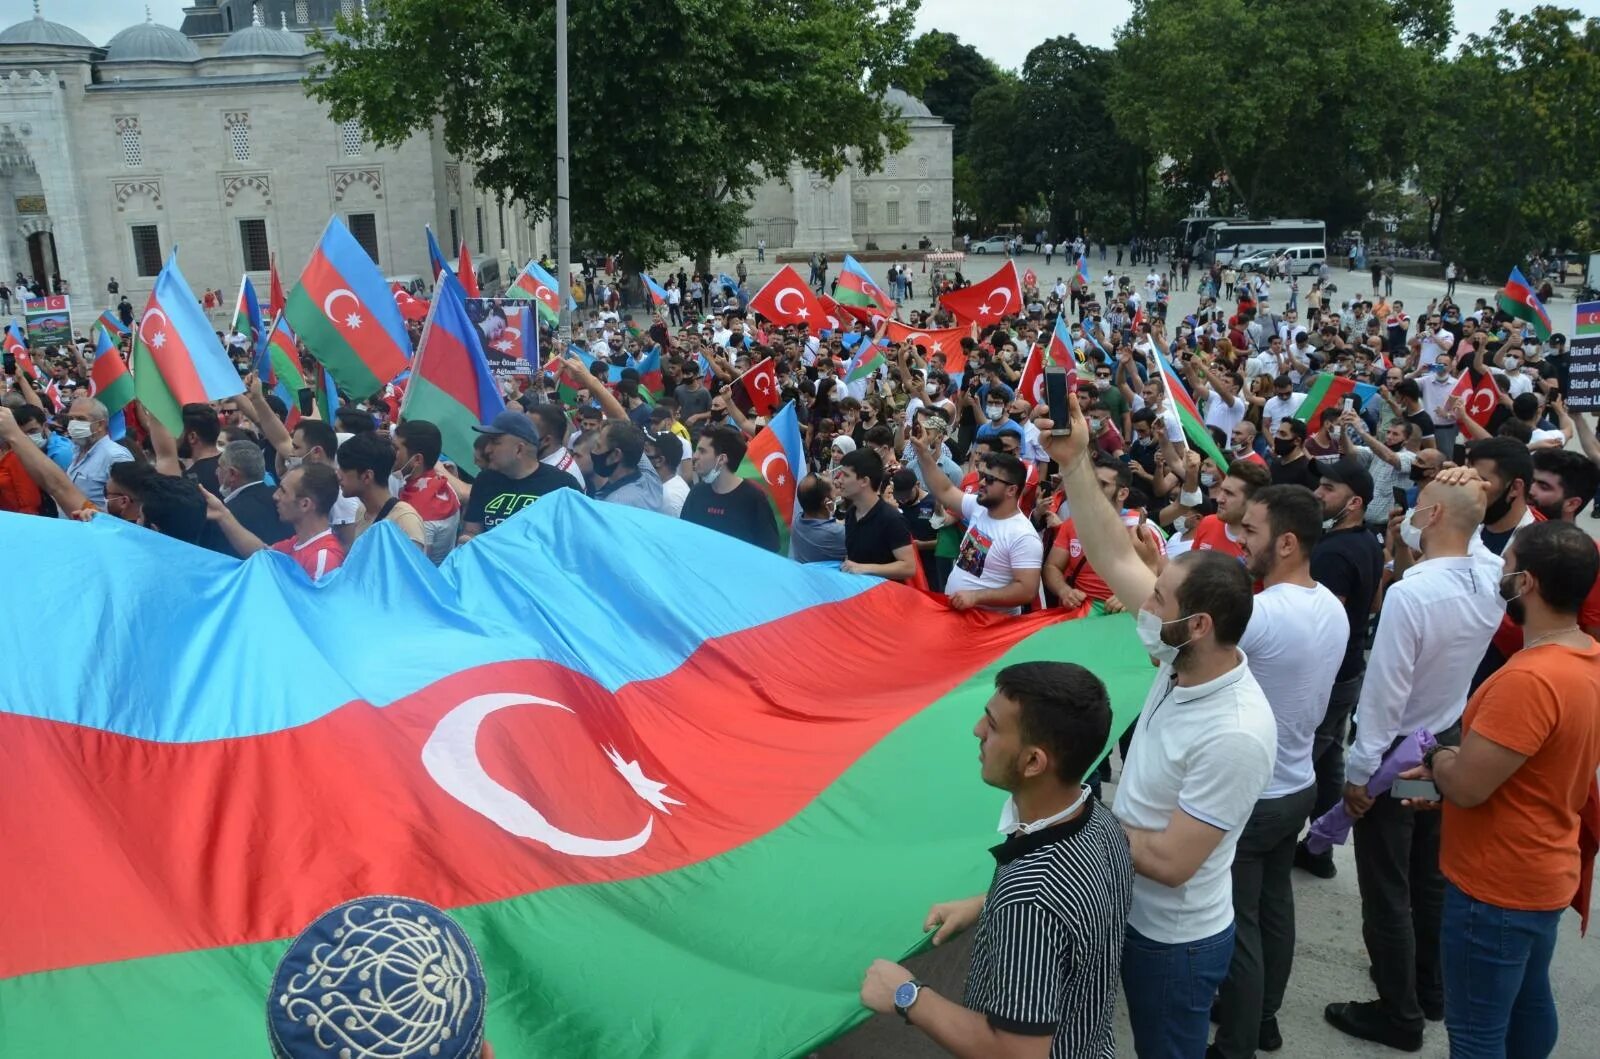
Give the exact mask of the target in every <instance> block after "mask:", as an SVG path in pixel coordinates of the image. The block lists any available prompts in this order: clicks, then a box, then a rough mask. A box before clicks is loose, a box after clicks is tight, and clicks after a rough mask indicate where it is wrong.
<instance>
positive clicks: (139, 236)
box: [130, 224, 162, 276]
mask: <svg viewBox="0 0 1600 1059" xmlns="http://www.w3.org/2000/svg"><path fill="white" fill-rule="evenodd" d="M130 233H131V234H132V236H133V265H134V271H135V272H137V273H138V274H139V275H141V276H159V275H161V265H162V260H161V229H160V228H159V227H157V226H156V225H154V224H135V225H134V226H133V227H132V228H131V229H130Z"/></svg>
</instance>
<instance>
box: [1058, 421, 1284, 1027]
mask: <svg viewBox="0 0 1600 1059" xmlns="http://www.w3.org/2000/svg"><path fill="white" fill-rule="evenodd" d="M1070 404H1071V410H1072V430H1071V433H1070V434H1068V435H1066V436H1064V437H1055V436H1050V435H1047V436H1049V440H1050V452H1051V455H1052V456H1053V457H1054V458H1055V460H1056V462H1057V463H1058V464H1059V465H1060V466H1061V468H1062V471H1061V481H1062V486H1063V488H1064V490H1065V492H1066V497H1067V503H1068V505H1069V506H1070V507H1071V510H1072V516H1073V519H1074V522H1075V524H1076V528H1077V531H1078V536H1079V539H1080V540H1081V541H1082V542H1083V551H1084V555H1085V556H1086V557H1087V558H1088V561H1089V563H1090V564H1091V565H1092V566H1093V567H1094V568H1095V570H1096V571H1098V572H1099V573H1100V576H1101V577H1102V578H1104V579H1105V582H1106V584H1107V585H1109V586H1110V587H1111V589H1112V591H1113V592H1114V593H1115V594H1116V595H1117V597H1118V598H1119V599H1123V600H1127V601H1128V602H1129V603H1130V604H1131V603H1132V602H1133V601H1134V600H1140V601H1142V604H1141V606H1140V608H1139V611H1138V613H1137V615H1136V619H1137V624H1138V629H1139V637H1140V640H1141V641H1142V642H1143V643H1144V646H1145V648H1146V649H1147V650H1148V651H1149V652H1150V654H1151V656H1152V657H1153V658H1155V659H1156V660H1157V661H1158V662H1160V664H1161V668H1160V669H1159V670H1158V671H1157V674H1156V678H1155V683H1154V684H1153V685H1152V687H1151V689H1150V694H1149V696H1148V698H1147V699H1146V700H1145V705H1144V709H1143V711H1142V712H1141V713H1140V715H1139V721H1138V726H1137V728H1136V729H1135V732H1134V738H1133V743H1132V746H1131V747H1130V748H1129V751H1128V755H1127V757H1126V759H1125V760H1124V762H1123V768H1122V775H1121V777H1120V779H1119V782H1118V785H1117V795H1116V802H1115V804H1114V805H1113V807H1112V809H1113V812H1114V813H1115V814H1116V816H1117V818H1118V819H1119V820H1120V821H1121V823H1122V826H1123V830H1125V831H1126V832H1127V834H1128V843H1129V846H1130V848H1131V849H1132V851H1133V866H1134V871H1135V872H1136V873H1137V877H1136V878H1135V880H1134V893H1133V910H1132V911H1131V912H1130V913H1129V916H1128V925H1127V930H1126V933H1125V938H1124V945H1123V954H1122V986H1123V990H1124V992H1125V993H1126V994H1127V999H1128V1017H1129V1022H1130V1023H1131V1024H1132V1027H1133V1038H1134V1045H1135V1047H1136V1049H1137V1050H1138V1053H1139V1054H1140V1055H1141V1056H1186V1057H1187V1056H1194V1057H1198V1056H1200V1055H1201V1054H1203V1053H1204V1052H1205V1050H1206V1035H1207V1028H1208V1026H1207V1023H1208V1014H1209V1012H1210V1008H1211V998H1212V996H1213V995H1214V994H1215V992H1216V990H1217V988H1218V987H1219V986H1220V985H1221V984H1222V980H1223V978H1224V977H1225V975H1226V974H1227V971H1228V965H1229V961H1230V959H1231V958H1232V955H1233V942H1234V925H1233V901H1232V892H1231V883H1230V878H1229V869H1230V867H1231V866H1232V863H1233V857H1234V847H1235V846H1236V845H1237V844H1238V842H1239V837H1240V835H1241V833H1242V832H1243V830H1244V827H1245V824H1246V823H1247V822H1248V821H1249V819H1250V815H1251V812H1252V810H1253V809H1254V808H1255V805H1256V802H1257V800H1258V799H1259V798H1260V797H1261V793H1262V791H1264V790H1265V789H1266V788H1267V784H1268V781H1269V780H1270V779H1271V777H1272V770H1273V763H1274V761H1275V759H1276V753H1277V731H1276V725H1275V724H1274V722H1273V717H1272V710H1271V709H1270V708H1269V707H1268V705H1267V699H1266V696H1265V695H1264V694H1262V691H1261V687H1260V685H1259V684H1257V683H1256V679H1255V677H1254V676H1252V675H1251V673H1250V668H1249V660H1248V659H1247V658H1246V657H1245V655H1244V652H1242V651H1240V650H1239V648H1238V643H1239V640H1240V638H1241V637H1242V636H1244V634H1245V630H1246V627H1247V626H1248V624H1249V621H1250V614H1251V610H1252V607H1253V600H1252V597H1251V591H1250V588H1251V586H1250V577H1249V575H1248V574H1246V573H1245V570H1244V567H1243V565H1242V564H1240V563H1239V561H1238V560H1237V559H1235V558H1233V557H1232V556H1229V555H1224V554H1222V553H1220V552H1217V551H1214V550H1211V551H1193V552H1188V553H1185V554H1184V555H1181V556H1179V557H1178V558H1177V559H1175V560H1173V561H1172V562H1170V563H1168V564H1167V567H1166V569H1165V570H1164V571H1162V573H1161V574H1160V576H1159V577H1158V576H1157V575H1155V574H1154V573H1152V572H1151V570H1150V568H1149V567H1147V566H1146V565H1145V564H1144V562H1143V561H1142V560H1141V559H1140V558H1139V556H1138V553H1137V552H1136V551H1135V550H1134V546H1133V542H1132V541H1131V540H1130V538H1129V532H1130V531H1129V529H1128V528H1127V527H1125V526H1124V525H1123V524H1122V519H1121V518H1120V517H1119V515H1118V513H1117V511H1116V509H1115V508H1113V507H1112V506H1111V503H1110V501H1108V500H1107V499H1106V497H1105V495H1104V494H1103V493H1102V492H1101V491H1100V486H1099V481H1098V480H1097V479H1096V477H1095V474H1094V469H1093V467H1092V466H1091V464H1090V461H1089V458H1088V455H1087V452H1088V446H1089V430H1088V423H1087V422H1085V420H1084V417H1083V414H1082V412H1081V411H1080V410H1079V408H1078V403H1077V399H1076V397H1074V398H1073V399H1072V400H1071V402H1070ZM1040 429H1041V430H1047V429H1048V427H1047V425H1046V424H1045V423H1041V424H1040ZM1291 854H1292V846H1291Z"/></svg>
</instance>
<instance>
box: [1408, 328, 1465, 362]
mask: <svg viewBox="0 0 1600 1059" xmlns="http://www.w3.org/2000/svg"><path fill="white" fill-rule="evenodd" d="M1455 344H1456V336H1455V335H1453V334H1451V333H1450V332H1449V331H1446V330H1445V329H1444V328H1442V327H1441V328H1439V330H1437V331H1435V332H1434V333H1433V334H1431V335H1430V334H1428V333H1426V332H1424V333H1423V335H1422V342H1421V343H1420V344H1419V345H1418V347H1417V367H1419V368H1427V367H1431V366H1432V365H1433V362H1434V361H1436V360H1438V359H1439V354H1440V353H1448V352H1450V350H1451V348H1452V347H1453V346H1454V345H1455Z"/></svg>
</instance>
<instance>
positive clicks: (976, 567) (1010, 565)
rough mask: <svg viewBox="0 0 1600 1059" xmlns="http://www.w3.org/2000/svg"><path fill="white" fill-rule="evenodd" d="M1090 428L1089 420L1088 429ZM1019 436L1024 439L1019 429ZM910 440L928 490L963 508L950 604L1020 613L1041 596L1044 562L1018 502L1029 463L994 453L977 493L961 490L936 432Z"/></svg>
mask: <svg viewBox="0 0 1600 1059" xmlns="http://www.w3.org/2000/svg"><path fill="white" fill-rule="evenodd" d="M1003 407H1004V406H1003V405H1002V408H1003ZM1088 429H1089V427H1088V424H1087V423H1085V424H1084V430H1085V431H1087V430H1088ZM1017 439H1018V440H1019V441H1020V440H1021V434H1020V432H1019V434H1018V435H1017ZM911 443H912V445H913V446H914V447H915V448H916V450H917V461H918V463H919V464H920V465H921V467H922V480H923V481H924V482H926V483H927V486H928V492H930V493H932V494H933V497H934V499H935V500H937V501H939V503H941V504H943V505H944V506H945V507H946V508H948V509H949V510H951V511H956V512H960V515H961V520H962V521H963V522H965V523H966V526H967V530H966V533H965V534H964V535H963V536H962V538H961V547H960V549H959V551H958V552H957V554H956V560H955V568H954V569H953V570H951V571H950V576H949V578H948V579H947V580H946V581H945V593H946V594H947V595H948V596H949V597H950V606H951V607H953V608H954V609H956V610H971V609H973V608H975V607H977V608H982V609H984V610H993V611H999V612H1000V613H1002V614H1020V613H1021V612H1022V607H1023V605H1024V604H1026V603H1032V602H1034V601H1035V600H1036V599H1037V598H1038V595H1039V568H1040V567H1042V566H1043V565H1044V544H1043V542H1041V541H1040V540H1039V534H1038V532H1037V531H1035V530H1034V528H1033V523H1032V521H1030V520H1029V518H1028V516H1027V515H1024V514H1023V513H1022V510H1021V508H1020V507H1019V504H1020V501H1021V498H1022V494H1023V492H1024V490H1026V489H1027V487H1028V470H1027V468H1026V467H1024V466H1023V464H1022V461H1021V460H1019V459H1018V458H1017V457H1016V456H1013V455H1011V454H1010V453H1005V452H997V453H993V454H992V455H990V456H989V457H988V458H987V459H986V460H985V461H984V462H983V463H982V464H981V465H980V467H979V470H978V482H979V486H978V492H977V494H976V495H973V494H969V493H964V492H962V491H961V487H960V486H958V485H956V484H955V483H954V482H952V481H951V480H950V478H949V476H948V475H946V474H945V473H944V471H942V470H940V469H939V454H938V451H937V450H936V449H935V448H934V445H935V444H937V438H936V437H935V436H934V435H932V434H930V433H929V432H928V431H923V432H922V435H921V436H920V437H917V436H913V437H912V439H911ZM1091 477H1092V476H1091ZM1096 489H1097V490H1098V485H1097V486H1096Z"/></svg>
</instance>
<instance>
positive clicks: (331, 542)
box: [272, 529, 344, 581]
mask: <svg viewBox="0 0 1600 1059" xmlns="http://www.w3.org/2000/svg"><path fill="white" fill-rule="evenodd" d="M272 550H273V551H275V552H278V553H279V554H282V555H287V556H288V557H289V558H291V559H293V560H294V561H295V562H297V563H299V564H300V569H302V570H304V571H305V572H306V576H307V577H309V578H311V580H313V581H316V580H319V579H320V578H321V577H322V575H323V574H326V573H328V572H330V571H333V570H337V569H338V568H339V566H340V564H342V563H343V562H344V545H342V544H340V543H339V538H338V537H335V536H334V535H333V530H331V529H325V530H323V531H322V532H321V533H319V534H317V535H316V536H314V537H312V538H311V539H310V540H307V541H300V542H297V541H296V540H295V539H294V538H293V537H289V538H287V539H285V540H281V541H279V542H278V543H277V544H274V545H273V546H272Z"/></svg>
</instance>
